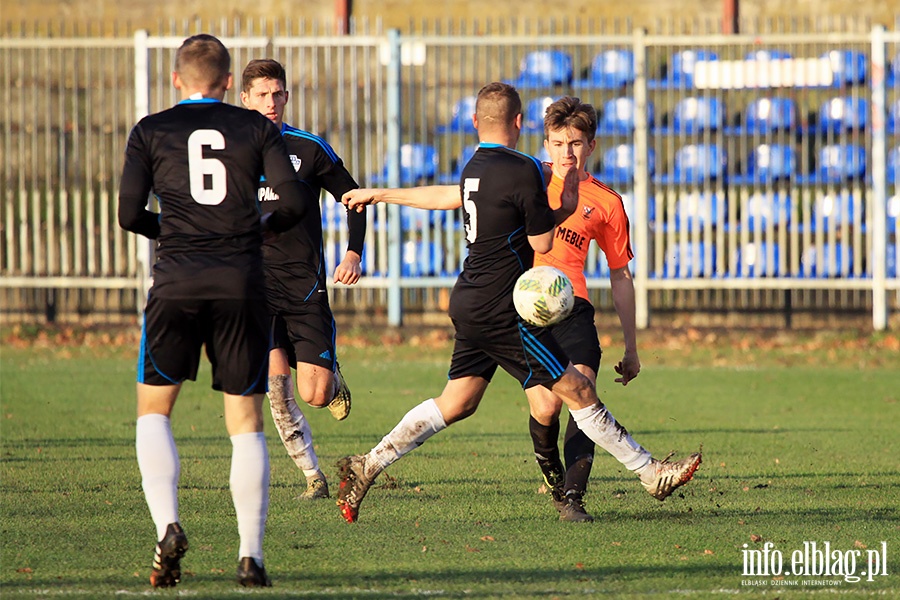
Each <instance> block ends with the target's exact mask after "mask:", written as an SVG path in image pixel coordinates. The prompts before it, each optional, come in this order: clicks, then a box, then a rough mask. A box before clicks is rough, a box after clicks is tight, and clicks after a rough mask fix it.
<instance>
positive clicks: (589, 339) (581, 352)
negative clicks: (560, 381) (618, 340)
mask: <svg viewBox="0 0 900 600" xmlns="http://www.w3.org/2000/svg"><path fill="white" fill-rule="evenodd" d="M549 329H550V332H551V333H552V334H553V337H555V338H556V341H557V342H559V345H560V346H561V347H562V349H563V350H564V351H565V353H566V354H568V355H569V360H571V361H572V364H573V365H586V366H588V367H590V368H592V369H593V370H594V373H596V372H597V371H598V370H599V369H600V354H601V349H600V341H599V340H598V339H597V327H596V326H595V325H594V307H593V306H592V305H591V303H590V302H588V301H587V300H585V299H584V298H575V306H574V307H573V308H572V313H571V314H570V315H569V316H568V317H566V318H565V319H563V320H562V321H560V322H559V323H557V324H556V325H551V326H550V327H549Z"/></svg>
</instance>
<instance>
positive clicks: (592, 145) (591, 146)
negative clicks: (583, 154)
mask: <svg viewBox="0 0 900 600" xmlns="http://www.w3.org/2000/svg"><path fill="white" fill-rule="evenodd" d="M596 148H597V138H594V139H592V140H591V141H590V143H588V152H587V155H588V156H590V155H591V154H593V153H594V150H596Z"/></svg>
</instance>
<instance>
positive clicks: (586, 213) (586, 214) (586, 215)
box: [581, 206, 594, 220]
mask: <svg viewBox="0 0 900 600" xmlns="http://www.w3.org/2000/svg"><path fill="white" fill-rule="evenodd" d="M593 212H594V207H592V206H582V207H581V218H582V219H584V220H587V219H590V218H591V214H592V213H593Z"/></svg>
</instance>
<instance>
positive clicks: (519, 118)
mask: <svg viewBox="0 0 900 600" xmlns="http://www.w3.org/2000/svg"><path fill="white" fill-rule="evenodd" d="M516 129H518V130H519V131H521V130H522V113H519V114H517V115H516Z"/></svg>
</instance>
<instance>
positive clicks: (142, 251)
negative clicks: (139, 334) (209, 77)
mask: <svg viewBox="0 0 900 600" xmlns="http://www.w3.org/2000/svg"><path fill="white" fill-rule="evenodd" d="M148 38H149V33H148V32H147V30H146V29H139V30H137V31H135V32H134V122H135V123H137V122H138V121H140V120H141V119H143V118H144V117H146V116H147V115H148V114H150V50H149V46H148ZM148 202H149V198H148ZM154 245H155V242H154V241H153V240H145V239H143V238H142V237H141V236H138V239H137V251H138V253H137V254H138V255H137V261H138V265H139V266H140V269H139V272H138V277H139V278H140V279H141V286H140V292H141V298H142V299H144V300H146V298H147V293H148V292H149V291H150V284H151V281H152V279H151V273H152V267H153V247H154ZM137 307H138V312H141V311H143V309H144V302H143V301H141V300H139V301H138V302H137Z"/></svg>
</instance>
